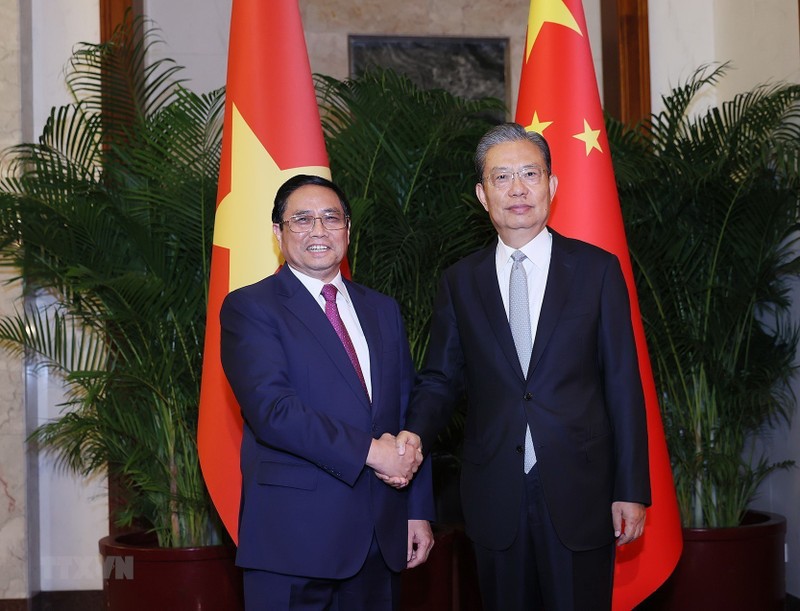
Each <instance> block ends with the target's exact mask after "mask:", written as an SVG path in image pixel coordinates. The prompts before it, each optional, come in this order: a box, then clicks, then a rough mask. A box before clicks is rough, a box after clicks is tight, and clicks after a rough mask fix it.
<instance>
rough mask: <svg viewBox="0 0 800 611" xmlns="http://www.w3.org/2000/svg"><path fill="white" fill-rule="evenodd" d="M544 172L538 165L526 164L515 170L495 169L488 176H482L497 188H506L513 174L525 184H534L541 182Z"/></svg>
mask: <svg viewBox="0 0 800 611" xmlns="http://www.w3.org/2000/svg"><path fill="white" fill-rule="evenodd" d="M545 174H546V172H545V171H544V170H543V169H542V168H540V167H539V166H538V165H526V166H525V167H524V168H520V169H519V170H517V171H516V172H510V171H508V170H495V171H493V172H492V173H491V174H489V175H488V176H484V177H483V178H484V180H486V179H488V180H489V182H491V183H492V186H494V187H495V188H497V189H507V188H508V187H510V186H511V183H512V182H513V180H514V176H517V177H518V178H519V179H520V180H521V181H522V182H524V183H525V184H526V185H530V186H535V185H538V184H539V183H540V182H542V178H543V177H544V175H545Z"/></svg>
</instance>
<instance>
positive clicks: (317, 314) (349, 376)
mask: <svg viewBox="0 0 800 611" xmlns="http://www.w3.org/2000/svg"><path fill="white" fill-rule="evenodd" d="M278 278H279V279H280V281H281V289H282V290H281V291H280V294H281V296H282V297H283V299H284V304H283V305H284V306H285V307H286V309H287V310H288V311H289V312H290V313H291V314H292V315H294V316H295V317H296V318H297V319H298V320H300V321H301V322H302V323H303V324H304V325H305V326H306V327H307V328H308V330H309V332H310V333H311V335H312V336H313V337H314V339H315V340H316V341H317V342H319V344H320V346H321V348H322V350H323V352H324V353H325V354H327V355H328V357H329V358H330V359H331V360H332V361H333V363H334V364H335V365H336V367H337V369H338V370H339V372H340V373H341V374H342V377H344V378H345V380H347V383H348V384H349V385H350V386H351V387H352V389H353V392H354V394H355V395H356V396H357V397H358V398H359V399H360V400H361V401H362V403H363V404H364V406H365V407H366V408H369V402H368V401H367V397H366V396H365V394H364V388H363V387H362V386H361V380H359V379H358V374H356V370H355V369H354V368H353V364H352V363H351V362H350V357H348V356H347V352H346V351H345V349H344V346H343V345H342V342H341V340H340V339H339V336H338V335H336V331H334V329H333V326H331V323H330V321H329V320H328V318H327V316H325V312H324V311H323V310H322V308H321V307H320V305H319V303H317V301H316V299H314V297H313V296H312V295H311V294H310V293H309V292H308V291H307V290H306V288H305V287H304V286H303V284H302V283H301V282H300V280H298V279H297V277H296V276H295V275H294V274H293V273H292V272H291V271H290V270H289V269H285V268H281V270H280V271H279V272H278ZM350 287H351V285H349V284H348V286H347V288H348V291H350ZM351 297H352V293H351ZM359 320H360V313H359ZM361 324H362V325H363V324H364V323H363V321H361ZM365 333H366V330H365ZM367 339H368V343H370V345H372V343H371V342H369V336H367ZM371 353H372V349H370V354H371ZM309 354H312V352H309ZM373 394H374V393H373Z"/></svg>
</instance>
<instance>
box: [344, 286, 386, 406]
mask: <svg viewBox="0 0 800 611" xmlns="http://www.w3.org/2000/svg"><path fill="white" fill-rule="evenodd" d="M345 284H346V285H347V292H348V293H349V295H350V299H351V300H352V301H353V308H354V309H355V311H356V315H357V316H358V322H359V324H360V325H361V330H362V331H363V332H364V337H365V338H366V340H367V346H368V347H369V370H370V385H371V387H372V405H378V404H379V399H380V392H381V389H382V384H381V382H382V380H381V378H382V375H383V368H382V367H381V355H380V352H381V346H383V342H382V341H381V328H380V323H379V318H378V312H377V311H376V310H375V307H374V306H373V305H372V303H370V300H369V298H368V296H367V294H366V292H365V291H364V289H363V288H362V287H361V286H359V285H357V284H354V283H352V282H350V281H349V280H345ZM356 378H358V376H356ZM358 387H359V388H361V382H359V383H358ZM361 394H362V395H363V394H364V392H363V389H362V392H361ZM365 404H366V405H367V407H370V406H369V404H368V403H367V402H366V397H365Z"/></svg>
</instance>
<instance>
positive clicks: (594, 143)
mask: <svg viewBox="0 0 800 611" xmlns="http://www.w3.org/2000/svg"><path fill="white" fill-rule="evenodd" d="M572 137H573V138H575V139H577V140H582V141H583V143H584V144H585V145H586V156H587V157H588V156H589V153H591V152H592V149H597V150H598V151H600V152H601V153H602V152H603V149H602V148H601V147H600V142H599V141H598V139H599V138H600V130H599V129H592V128H591V126H590V125H589V122H588V121H587V120H586V119H584V120H583V131H582V132H580V133H577V134H574V135H573V136H572Z"/></svg>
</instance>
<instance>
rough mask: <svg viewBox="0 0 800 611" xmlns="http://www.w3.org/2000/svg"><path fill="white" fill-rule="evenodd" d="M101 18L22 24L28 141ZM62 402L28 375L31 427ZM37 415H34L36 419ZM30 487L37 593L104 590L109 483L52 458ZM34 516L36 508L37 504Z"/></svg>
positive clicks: (63, 16)
mask: <svg viewBox="0 0 800 611" xmlns="http://www.w3.org/2000/svg"><path fill="white" fill-rule="evenodd" d="M99 24H100V19H99V13H98V8H97V1H96V0H69V1H59V2H53V1H52V0H32V1H31V4H30V22H27V23H23V24H22V27H23V28H26V27H27V28H29V30H30V33H29V35H27V36H23V37H22V38H23V39H28V40H29V41H30V44H31V48H30V50H29V53H30V61H29V63H28V64H27V68H28V69H29V70H30V73H29V74H27V75H25V79H26V80H27V81H28V82H29V84H30V87H29V90H28V91H29V95H30V99H28V100H23V108H25V109H26V116H25V117H24V119H23V138H25V139H26V140H30V139H31V138H35V137H37V136H38V135H39V134H40V133H41V132H42V128H43V127H44V124H45V121H46V120H47V117H48V115H49V112H50V108H51V107H52V106H56V105H61V104H66V103H69V102H70V101H71V100H70V97H69V95H68V92H67V90H66V87H65V85H64V75H65V67H66V65H67V61H68V60H69V58H70V56H71V54H72V48H73V45H74V44H75V43H76V42H78V41H89V42H97V41H99V39H100V25H99ZM61 401H63V396H62V394H61V389H60V384H59V383H58V382H57V381H54V380H52V379H50V378H49V377H48V376H47V374H46V373H44V372H40V373H38V374H34V373H33V372H31V371H29V374H28V381H27V387H26V406H27V407H26V409H27V410H28V412H29V422H32V423H33V424H42V423H43V422H45V421H46V420H48V419H50V418H54V417H56V416H58V414H59V408H58V407H57V405H58V403H60V402H61ZM30 412H35V414H31V413H30ZM32 475H33V477H29V481H28V485H29V486H35V487H36V488H37V489H36V490H35V492H34V494H33V497H34V498H36V497H38V503H39V512H38V516H37V515H31V516H30V517H29V519H30V520H31V521H32V523H34V522H36V521H37V520H38V534H39V537H38V539H39V541H38V543H39V546H38V549H39V555H38V556H37V557H34V556H32V557H31V558H30V559H29V563H30V564H31V567H30V572H31V576H32V578H31V584H30V588H31V590H32V591H33V592H36V591H38V590H44V591H50V590H90V589H100V588H101V587H102V579H101V570H100V560H99V556H98V550H97V541H98V539H100V537H102V536H104V535H106V534H108V502H107V495H106V489H105V482H104V481H102V480H99V481H86V480H85V479H83V478H80V477H78V476H76V475H73V474H71V473H66V472H64V471H63V470H61V469H57V468H56V466H55V464H54V461H53V459H52V457H49V456H46V455H40V456H39V459H38V477H37V475H36V474H32ZM31 511H32V512H34V511H35V509H34V508H33V507H32V508H31Z"/></svg>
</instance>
